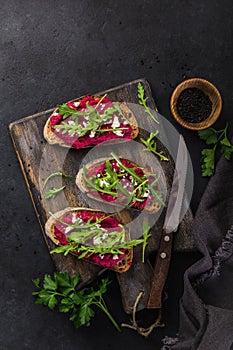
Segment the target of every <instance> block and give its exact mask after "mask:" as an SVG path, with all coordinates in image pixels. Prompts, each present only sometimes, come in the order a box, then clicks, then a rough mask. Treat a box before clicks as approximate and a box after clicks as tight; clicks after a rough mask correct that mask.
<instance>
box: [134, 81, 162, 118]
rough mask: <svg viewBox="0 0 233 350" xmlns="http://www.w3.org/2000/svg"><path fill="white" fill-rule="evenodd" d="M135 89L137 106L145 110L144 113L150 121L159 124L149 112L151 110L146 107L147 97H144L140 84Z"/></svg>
mask: <svg viewBox="0 0 233 350" xmlns="http://www.w3.org/2000/svg"><path fill="white" fill-rule="evenodd" d="M137 89H138V102H139V104H140V105H141V106H143V107H144V108H145V112H146V113H147V114H148V115H149V116H150V117H151V119H153V120H154V121H155V122H156V123H157V124H159V121H158V120H157V119H156V118H155V116H154V114H153V113H152V112H151V109H150V108H149V107H148V106H147V99H148V97H145V90H144V87H143V85H142V83H138V85H137Z"/></svg>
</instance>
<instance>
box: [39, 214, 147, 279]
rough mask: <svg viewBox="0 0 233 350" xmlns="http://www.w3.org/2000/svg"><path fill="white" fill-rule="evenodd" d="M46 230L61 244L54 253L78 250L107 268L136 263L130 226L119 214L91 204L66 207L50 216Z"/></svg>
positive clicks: (118, 268)
mask: <svg viewBox="0 0 233 350" xmlns="http://www.w3.org/2000/svg"><path fill="white" fill-rule="evenodd" d="M45 232H46V234H47V236H48V237H50V238H51V240H52V241H53V242H54V243H55V244H56V245H58V247H57V248H55V249H54V250H53V251H51V253H54V252H55V253H63V254H64V255H67V254H68V253H72V254H75V255H76V256H77V258H80V259H86V260H88V261H90V262H93V263H95V264H98V265H100V266H102V267H103V268H110V269H113V270H115V271H117V272H125V271H127V270H128V269H129V267H130V266H131V264H132V258H133V248H132V247H133V246H134V245H137V244H140V243H142V241H141V240H136V241H133V240H132V241H130V234H129V230H128V229H126V228H125V227H124V226H123V225H122V224H121V223H120V222H119V220H117V218H116V217H115V216H114V215H113V214H111V215H107V214H106V213H103V212H101V211H98V210H93V209H89V208H66V209H64V210H62V211H59V212H57V213H55V214H53V215H51V216H50V218H49V219H48V221H47V222H46V224H45Z"/></svg>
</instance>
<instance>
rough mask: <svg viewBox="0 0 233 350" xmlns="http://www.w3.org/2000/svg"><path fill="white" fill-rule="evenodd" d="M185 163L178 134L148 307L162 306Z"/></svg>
mask: <svg viewBox="0 0 233 350" xmlns="http://www.w3.org/2000/svg"><path fill="white" fill-rule="evenodd" d="M187 165H188V153H187V148H186V145H185V142H184V139H183V137H182V135H180V138H179V145H178V151H177V157H176V165H175V170H174V175H173V182H172V187H171V191H170V196H169V200H168V205H167V211H166V216H165V220H164V225H163V229H162V234H161V239H160V244H159V249H158V252H157V256H156V262H155V265H154V270H153V276H152V281H151V287H150V294H149V298H148V302H147V308H149V309H152V308H154V309H158V308H161V306H162V292H163V288H164V285H165V282H166V279H167V275H168V271H169V267H170V262H171V254H172V242H173V233H174V232H176V231H177V229H178V226H179V223H180V220H181V209H182V202H183V196H184V188H185V181H186V173H187Z"/></svg>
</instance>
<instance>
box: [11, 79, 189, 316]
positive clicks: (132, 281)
mask: <svg viewBox="0 0 233 350" xmlns="http://www.w3.org/2000/svg"><path fill="white" fill-rule="evenodd" d="M138 82H141V83H142V84H143V86H144V90H145V95H146V97H147V98H148V99H147V104H148V105H149V107H150V108H152V109H156V105H155V103H154V100H153V98H152V94H151V90H150V86H149V84H148V82H147V81H146V80H144V79H140V80H136V81H133V82H130V83H127V84H124V85H121V86H118V87H116V88H113V89H109V90H106V91H103V92H100V93H97V94H103V93H107V94H108V96H109V98H110V99H111V100H113V101H126V102H129V103H134V104H135V105H134V106H133V108H134V109H135V110H134V113H135V115H136V118H137V119H138V118H143V115H142V108H141V107H139V106H138V105H137V104H138V97H137V84H138ZM52 111H53V109H51V110H48V111H45V112H41V113H37V114H35V115H32V116H29V117H26V118H23V119H20V120H18V121H16V122H14V123H12V124H11V125H10V126H9V129H10V135H11V138H12V141H13V145H14V148H15V151H16V153H17V156H18V159H19V162H20V166H21V169H22V172H23V174H24V178H25V181H26V184H27V188H28V190H29V193H30V196H31V199H32V203H33V205H34V209H35V211H36V215H37V217H38V220H39V223H40V225H41V229H42V233H43V236H44V239H45V242H46V244H47V246H48V249H49V251H50V250H51V249H53V248H54V244H53V243H52V242H51V241H50V239H49V238H48V237H47V236H46V235H45V232H44V225H45V222H46V220H47V218H48V217H49V215H50V214H49V213H50V212H56V211H58V210H61V209H64V208H65V207H67V206H82V207H83V206H91V207H93V208H95V209H105V205H104V204H102V203H99V202H95V201H92V202H87V198H86V197H85V195H83V194H82V193H80V191H79V189H78V187H77V186H75V182H74V181H71V180H67V179H61V178H53V179H51V181H50V182H49V188H51V187H60V186H61V185H66V188H65V190H64V191H63V192H61V193H59V194H58V195H57V196H56V198H55V199H54V200H45V199H44V198H43V193H44V192H43V191H45V190H47V189H48V188H46V189H45V190H42V184H43V181H44V180H45V178H46V177H47V176H48V175H49V174H51V173H52V172H57V171H63V172H65V173H66V174H69V175H72V176H74V177H75V176H76V174H77V172H78V170H79V167H80V164H81V163H82V161H83V159H84V157H85V161H88V159H89V158H90V154H91V152H90V149H84V150H79V151H77V150H73V149H66V148H62V147H59V146H56V145H48V144H47V143H46V142H45V140H44V138H43V127H44V124H45V122H46V120H47V118H48V117H49V115H50V114H51V112H52ZM148 123H150V121H148ZM151 123H152V124H151V127H153V125H154V124H153V122H151ZM140 132H141V135H140V136H142V135H146V132H145V131H144V130H140ZM159 132H160V134H161V133H163V132H164V131H163V128H162V126H160V131H159ZM140 136H139V137H138V139H137V141H139V139H140ZM158 146H159V147H160V149H163V150H164V153H165V154H166V155H167V156H168V157H169V159H170V161H169V162H161V166H162V168H163V171H164V174H165V182H166V185H167V187H168V188H169V187H170V186H171V184H172V177H173V171H174V162H173V160H172V159H171V157H170V155H169V153H168V151H167V149H166V148H164V146H163V145H162V144H160V142H159V140H158ZM118 147H121V149H120V152H121V155H122V156H123V157H124V156H127V154H128V153H127V147H126V143H124V145H123V146H121V145H118ZM109 150H112V148H111V145H110V146H109ZM115 150H116V146H114V151H115ZM97 155H99V156H101V152H100V153H99V154H97ZM147 158H148V156H147V155H146V153H145V152H143V153H142V154H141V153H140V154H137V159H138V164H141V165H144V164H145V162H146V159H147ZM134 215H135V213H133V212H128V211H126V210H124V211H122V212H121V213H119V216H120V218H121V220H122V221H123V222H124V223H127V222H129V221H130V220H131V219H132V218H133V216H134ZM163 219H164V213H162V215H161V216H160V218H159V220H158V221H157V223H156V224H155V226H154V227H153V229H152V238H151V239H150V241H149V245H148V248H147V252H146V256H147V257H148V256H149V254H150V253H154V252H155V250H156V249H157V248H158V243H159V237H160V233H161V228H162V225H163ZM191 225H192V215H191V213H190V212H189V213H187V214H186V215H185V218H184V219H183V221H182V223H181V225H180V228H179V231H178V233H177V234H176V236H175V242H174V249H175V250H176V251H181V252H182V251H190V250H193V248H194V239H193V236H192V234H191ZM134 234H136V235H138V231H137V226H135V232H132V235H134ZM140 254H141V250H140V249H139V248H137V249H135V250H134V261H133V266H132V267H131V268H130V269H129V270H128V271H127V272H126V273H123V274H118V281H119V284H120V289H121V293H122V300H123V306H124V309H125V311H126V312H131V311H132V308H133V304H134V301H135V299H136V297H137V295H138V293H139V291H140V290H143V291H144V296H143V298H142V300H141V302H140V305H139V309H142V308H144V307H145V306H146V302H147V297H148V293H149V287H150V279H151V274H152V269H151V266H150V264H149V262H148V260H147V261H146V263H145V264H142V262H141V255H140ZM52 259H53V261H54V264H55V266H56V269H57V270H58V271H67V272H68V273H70V274H71V275H74V274H76V273H80V275H81V277H82V281H83V283H87V282H89V281H91V280H92V279H94V278H96V277H97V276H98V275H99V274H100V273H102V272H103V271H104V270H103V269H102V268H100V267H99V266H96V265H94V264H91V263H88V262H86V261H83V260H78V259H77V258H76V257H74V256H72V255H68V256H67V257H64V256H63V255H61V254H53V255H52Z"/></svg>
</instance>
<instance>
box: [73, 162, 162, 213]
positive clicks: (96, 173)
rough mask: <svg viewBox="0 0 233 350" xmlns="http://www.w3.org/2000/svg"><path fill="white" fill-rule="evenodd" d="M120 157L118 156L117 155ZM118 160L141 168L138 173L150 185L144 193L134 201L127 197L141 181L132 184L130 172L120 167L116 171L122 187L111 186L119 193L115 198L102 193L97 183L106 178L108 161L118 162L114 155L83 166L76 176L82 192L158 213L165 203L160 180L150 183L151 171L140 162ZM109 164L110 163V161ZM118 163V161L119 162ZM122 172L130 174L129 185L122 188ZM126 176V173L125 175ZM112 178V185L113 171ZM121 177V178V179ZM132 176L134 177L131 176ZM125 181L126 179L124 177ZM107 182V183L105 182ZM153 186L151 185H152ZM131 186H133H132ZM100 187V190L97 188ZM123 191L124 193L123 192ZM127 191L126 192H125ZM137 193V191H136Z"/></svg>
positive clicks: (100, 199) (104, 199) (106, 200)
mask: <svg viewBox="0 0 233 350" xmlns="http://www.w3.org/2000/svg"><path fill="white" fill-rule="evenodd" d="M117 158H118V157H117ZM118 160H120V161H122V162H123V161H124V163H125V164H130V166H131V168H134V169H139V170H140V171H139V170H138V173H141V174H143V175H142V176H141V178H142V180H143V182H147V181H148V186H145V187H144V189H145V192H144V193H142V196H140V197H138V198H137V199H136V201H135V202H134V203H133V202H132V201H130V199H129V198H130V197H127V193H126V192H128V195H129V196H130V193H132V192H133V191H134V190H135V188H136V187H137V186H138V185H139V184H140V183H139V182H138V183H137V182H136V185H134V186H133V185H132V184H130V181H132V180H129V178H130V174H127V171H126V172H125V173H124V172H123V173H122V172H121V170H122V169H121V168H119V170H117V171H114V172H115V173H116V174H117V176H119V181H121V185H120V187H121V189H120V188H119V187H117V186H119V183H118V185H116V187H115V188H111V192H112V191H115V192H116V193H117V196H116V198H115V199H114V198H113V196H110V195H108V194H107V195H106V194H105V193H106V192H103V193H101V188H100V186H99V185H98V186H97V187H96V184H99V183H101V182H100V181H101V178H105V179H106V174H107V173H106V172H105V169H106V162H110V163H111V164H112V166H113V164H116V163H117V162H116V161H115V159H113V158H112V157H106V158H99V159H98V160H97V161H92V162H89V163H88V164H87V165H86V166H85V168H84V167H82V168H81V169H80V170H79V172H78V174H77V176H76V180H75V182H76V185H77V186H78V187H79V189H80V190H81V192H83V193H85V194H86V195H87V196H88V197H90V198H92V199H94V200H96V201H99V202H102V203H103V202H105V203H108V204H112V205H115V206H120V207H122V205H123V206H125V207H126V208H127V207H128V208H134V209H138V210H143V209H145V210H146V211H147V212H149V213H151V214H154V213H157V212H158V211H159V210H160V209H161V208H162V207H163V206H164V205H165V204H164V202H163V198H162V194H161V186H160V182H159V181H158V178H157V181H154V184H153V186H152V185H150V182H151V172H150V171H149V169H146V168H141V167H140V166H139V165H138V164H136V163H135V162H133V161H131V160H128V159H124V158H121V157H120V158H118ZM108 164H109V163H108ZM117 164H118V163H117ZM136 171H137V170H136ZM122 174H126V175H125V177H126V178H127V176H128V175H129V177H128V179H127V182H128V183H129V185H127V187H126V186H125V188H124V189H122V187H123V186H124V185H123V182H122V181H123V179H122ZM107 176H108V174H107ZM123 176H124V175H123ZM108 178H109V179H110V180H109V181H110V185H111V181H112V182H114V179H115V175H114V173H112V176H111V174H110V176H109V177H108ZM120 178H121V180H120ZM131 178H132V177H131ZM86 179H88V180H91V181H92V184H93V186H92V185H90V183H89V181H88V182H87V180H86ZM152 179H153V180H154V179H155V180H156V177H152ZM103 181H105V180H103ZM124 181H125V179H124ZM105 184H106V183H105ZM106 185H107V184H106ZM150 186H151V187H150ZM130 187H131V188H130ZM97 188H98V190H97ZM106 189H108V187H105V188H104V189H103V190H104V191H105V190H106ZM122 191H123V193H122ZM125 191H126V192H125ZM152 191H153V195H152ZM124 192H125V198H126V199H127V198H128V202H127V203H126V202H125V201H124ZM136 193H137V192H136Z"/></svg>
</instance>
